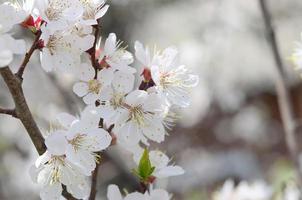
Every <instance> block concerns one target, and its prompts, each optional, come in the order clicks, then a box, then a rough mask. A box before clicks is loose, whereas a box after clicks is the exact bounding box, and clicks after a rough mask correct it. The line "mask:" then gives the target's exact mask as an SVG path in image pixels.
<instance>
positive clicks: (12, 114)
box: [0, 107, 18, 118]
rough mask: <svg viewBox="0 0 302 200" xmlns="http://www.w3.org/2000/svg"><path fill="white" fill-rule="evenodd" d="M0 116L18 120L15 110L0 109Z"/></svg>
mask: <svg viewBox="0 0 302 200" xmlns="http://www.w3.org/2000/svg"><path fill="white" fill-rule="evenodd" d="M0 114H6V115H11V116H12V117H15V118H18V117H17V114H16V110H15V109H5V108H1V107H0Z"/></svg>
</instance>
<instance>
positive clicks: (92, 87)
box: [88, 79, 102, 94]
mask: <svg viewBox="0 0 302 200" xmlns="http://www.w3.org/2000/svg"><path fill="white" fill-rule="evenodd" d="M101 86H102V85H101V83H100V82H99V81H98V80H96V79H93V80H90V81H88V90H89V92H93V93H95V94H99V92H100V90H101Z"/></svg>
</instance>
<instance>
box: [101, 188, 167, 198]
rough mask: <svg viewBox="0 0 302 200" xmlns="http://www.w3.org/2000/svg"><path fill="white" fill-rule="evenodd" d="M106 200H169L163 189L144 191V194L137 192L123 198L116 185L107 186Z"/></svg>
mask: <svg viewBox="0 0 302 200" xmlns="http://www.w3.org/2000/svg"><path fill="white" fill-rule="evenodd" d="M107 199H108V200H170V199H171V198H170V195H169V193H168V192H167V191H166V190H163V189H152V188H151V189H150V192H148V191H146V192H145V193H144V194H142V193H139V192H133V193H129V194H127V195H126V196H125V197H124V198H123V196H122V194H121V192H120V190H119V188H118V187H117V186H116V185H109V186H108V189H107Z"/></svg>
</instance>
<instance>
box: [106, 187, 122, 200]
mask: <svg viewBox="0 0 302 200" xmlns="http://www.w3.org/2000/svg"><path fill="white" fill-rule="evenodd" d="M107 199H108V200H123V197H122V194H121V192H120V190H119V188H118V187H117V186H116V185H109V186H108V189H107Z"/></svg>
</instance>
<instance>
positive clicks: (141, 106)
mask: <svg viewBox="0 0 302 200" xmlns="http://www.w3.org/2000/svg"><path fill="white" fill-rule="evenodd" d="M123 107H124V108H125V109H123V110H121V114H119V116H118V119H117V120H116V122H115V127H114V130H115V133H116V136H117V138H118V140H119V141H120V142H122V143H129V144H135V143H138V142H139V141H142V142H144V143H146V144H147V142H146V137H147V138H148V139H150V140H152V141H155V142H158V143H160V142H162V141H164V138H165V134H166V131H165V128H164V126H163V122H162V120H163V118H162V116H161V114H162V113H161V111H162V105H161V100H160V99H159V97H158V95H156V94H153V93H152V94H148V93H147V92H146V91H142V90H135V91H132V92H131V93H129V94H128V95H127V96H126V97H125V100H124V105H123Z"/></svg>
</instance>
